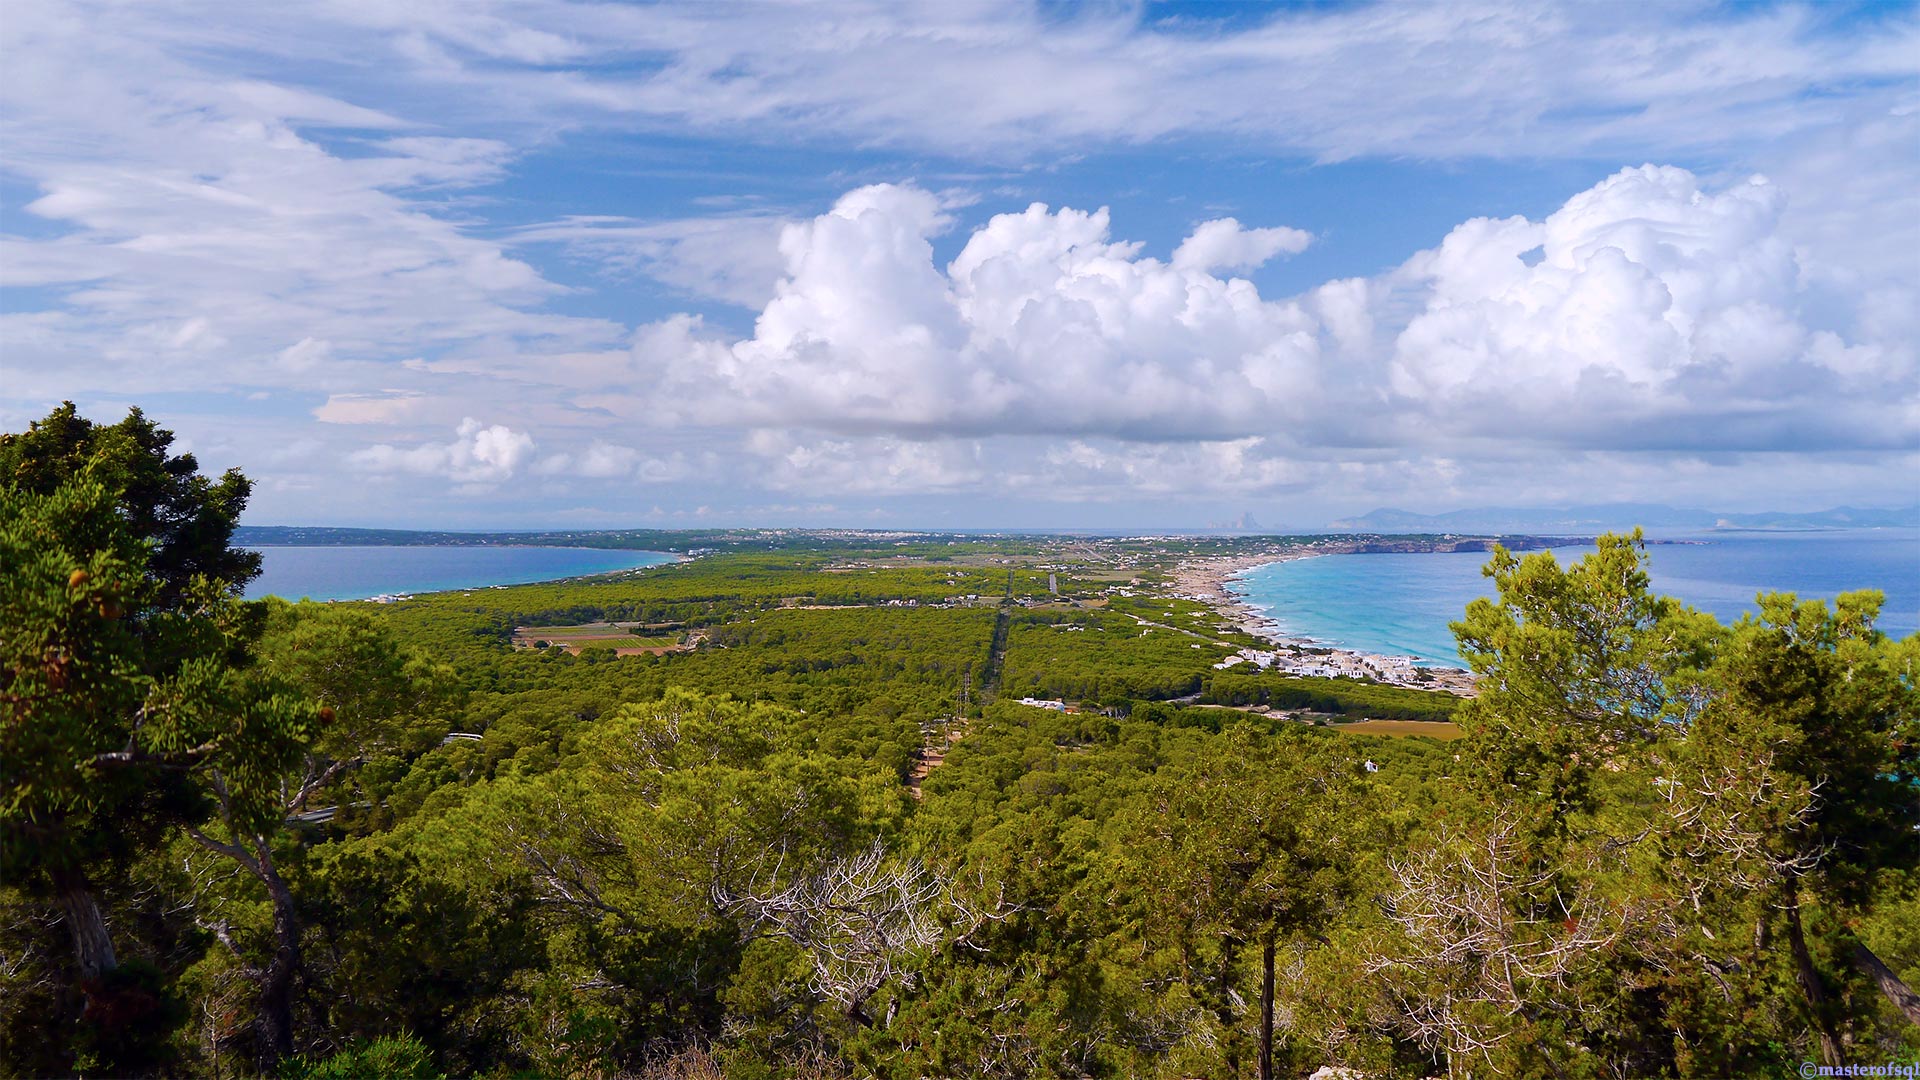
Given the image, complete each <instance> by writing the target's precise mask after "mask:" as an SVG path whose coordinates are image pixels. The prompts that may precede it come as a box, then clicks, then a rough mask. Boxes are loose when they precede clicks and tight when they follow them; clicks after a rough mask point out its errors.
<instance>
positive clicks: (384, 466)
mask: <svg viewBox="0 0 1920 1080" xmlns="http://www.w3.org/2000/svg"><path fill="white" fill-rule="evenodd" d="M454 434H455V438H454V439H453V441H451V442H444V443H423V444H420V445H418V446H410V447H396V446H392V445H389V444H387V443H378V444H376V445H373V446H369V447H367V448H366V449H364V450H357V451H355V452H354V453H353V454H352V455H350V456H349V458H348V460H349V461H350V462H351V463H352V464H353V465H355V466H356V467H359V468H362V469H366V470H368V471H370V472H379V473H411V474H413V475H416V476H434V477H444V478H446V479H448V480H451V481H453V482H455V483H458V484H468V485H484V484H492V483H497V482H499V481H502V480H506V479H509V478H511V477H512V476H513V474H514V473H515V471H517V470H518V469H519V468H520V467H521V466H522V465H524V464H526V462H527V461H528V460H529V459H530V458H531V457H532V455H533V449H534V442H533V437H532V436H530V435H528V434H527V433H526V432H523V431H515V430H513V429H512V428H510V427H507V426H506V425H505V424H490V425H489V424H482V423H481V422H480V421H478V420H475V419H473V418H472V417H468V418H466V419H464V420H462V421H460V426H459V427H458V428H457V429H455V432H454Z"/></svg>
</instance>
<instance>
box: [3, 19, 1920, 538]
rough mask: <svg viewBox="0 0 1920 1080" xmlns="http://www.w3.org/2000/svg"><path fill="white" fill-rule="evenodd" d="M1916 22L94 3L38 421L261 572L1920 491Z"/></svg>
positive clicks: (33, 271)
mask: <svg viewBox="0 0 1920 1080" xmlns="http://www.w3.org/2000/svg"><path fill="white" fill-rule="evenodd" d="M1917 342H1920V12H1916V8H1915V6H1914V5H1912V4H1842V3H1822V4H1813V5H1796V4H1695V3H1684V2H1674V3H1606V4H1580V5H1564V6H1563V5H1554V4H1541V3H1511V4H1501V3H1443V4H1415V3H1386V4H1367V3H1361V4H1345V3H1302V4H1280V5H1256V4H1239V3H1225V4H1220V3H1199V4H1180V3H1127V4H1099V3H1093V4H1060V3H1013V2H1009V3H994V2H987V0H981V2H967V0H960V2H947V3H936V4H929V5H924V6H915V5H908V4H899V3H891V2H874V3H846V4H830V3H808V4H781V5H773V4H766V5H759V4H743V3H726V4H688V5H642V4H603V3H563V2H557V0H524V2H515V3H489V2H485V0H447V2H438V3H436V2H420V3H405V2H394V0H379V2H367V0H336V2H330V3H311V4H309V3H285V4H282V3H272V4H243V3H215V4H200V3H188V2H145V3H46V2H41V0H10V2H9V3H8V4H7V5H6V13H5V15H4V17H0V428H4V429H5V430H19V429H20V428H22V427H23V426H24V425H25V424H26V423H27V422H29V421H30V420H32V419H34V418H36V417H38V416H42V415H44V414H45V413H46V412H48V411H49V410H50V409H51V408H52V407H53V406H54V405H56V404H57V403H58V402H59V401H61V400H62V399H72V400H74V401H76V402H77V403H79V404H80V406H81V407H82V411H83V412H84V413H85V414H86V415H89V416H91V417H93V418H95V419H99V420H111V419H117V418H118V416H120V415H122V414H123V413H124V411H125V409H126V408H127V407H129V406H132V405H138V406H140V407H142V408H143V409H145V410H146V411H147V413H148V414H149V415H151V416H152V417H154V418H155V419H157V420H158V421H159V422H161V423H162V424H163V425H164V426H166V427H169V428H171V429H173V430H174V431H175V432H177V433H178V434H179V436H180V438H181V445H183V446H185V447H187V448H189V449H191V450H192V451H193V452H194V453H195V454H196V455H197V456H198V457H199V459H200V462H201V464H202V466H203V467H204V468H209V469H224V468H227V467H229V466H237V467H239V468H241V469H242V470H244V471H245V472H246V473H247V474H248V475H249V476H251V477H253V478H254V480H255V481H256V490H255V495H254V500H253V505H252V508H251V510H250V512H249V514H248V516H247V521H248V522H249V523H252V524H310V525H311V524H332V525H377V526H400V527H405V526H419V527H426V528H460V527H478V528H515V527H529V528H531V527H553V526H570V527H701V526H710V525H737V524H759V525H840V526H860V527H875V528H893V527H929V528H943V527H944V528H952V527H1056V528H1071V527H1099V528H1177V527H1195V526H1202V525H1205V524H1207V523H1209V522H1215V521H1226V520H1229V519H1232V518H1236V517H1238V516H1239V515H1242V514H1251V515H1252V516H1253V517H1254V518H1255V519H1257V520H1258V521H1259V522H1260V523H1261V524H1263V525H1265V526H1268V527H1285V526H1299V527H1304V526H1310V525H1314V524H1318V523H1322V522H1325V521H1327V520H1329V519H1331V518H1336V517H1341V516H1346V515H1351V514H1357V513H1361V512H1364V511H1367V510H1370V509H1373V508H1375V507H1383V506H1392V507H1400V508H1404V509H1410V510H1417V511H1428V512H1435V511H1445V510H1450V509H1455V508H1459V507H1467V506H1483V505H1501V506H1526V505H1536V506H1545V505H1566V504H1592V503H1603V502H1614V501H1632V502H1665V503H1669V504H1673V505H1684V506H1700V507H1707V508H1711V509H1721V510H1762V509H1798V510H1807V509H1818V508H1824V507H1828V506H1833V505H1838V504H1843V503H1851V504H1854V505H1863V506H1887V505H1897V504H1903V503H1910V502H1913V501H1915V500H1916V499H1920V479H1916V478H1920V358H1917V357H1916V351H1917V344H1916V343H1917Z"/></svg>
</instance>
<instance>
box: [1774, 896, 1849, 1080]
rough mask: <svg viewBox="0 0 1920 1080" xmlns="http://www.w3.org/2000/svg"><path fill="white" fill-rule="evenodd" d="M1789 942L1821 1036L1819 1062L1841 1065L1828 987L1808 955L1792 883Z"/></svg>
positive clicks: (1788, 922) (1838, 1040)
mask: <svg viewBox="0 0 1920 1080" xmlns="http://www.w3.org/2000/svg"><path fill="white" fill-rule="evenodd" d="M1787 940H1788V942H1789V943H1790V944H1791V945H1792V946H1793V966H1794V971H1795V972H1796V973H1797V974H1798V975H1799V978H1800V989H1801V991H1802V992H1803V993H1805V994H1806V996H1807V1008H1808V1011H1810V1012H1811V1013H1812V1014H1813V1029H1814V1031H1815V1033H1817V1034H1818V1035H1819V1036H1820V1062H1821V1064H1823V1065H1839V1064H1841V1059H1840V1039H1839V1038H1838V1036H1836V1035H1835V1034H1834V1030H1833V1022H1832V1021H1831V1020H1830V1019H1828V1017H1827V987H1826V984H1825V983H1823V982H1821V981H1820V972H1819V971H1817V970H1815V969H1814V966H1813V956H1812V955H1811V954H1810V953H1808V952H1807V935H1806V932H1805V931H1804V930H1802V929H1801V927H1800V893H1799V888H1798V887H1797V886H1796V885H1795V884H1794V883H1793V882H1792V881H1791V880H1789V881H1788V882H1787Z"/></svg>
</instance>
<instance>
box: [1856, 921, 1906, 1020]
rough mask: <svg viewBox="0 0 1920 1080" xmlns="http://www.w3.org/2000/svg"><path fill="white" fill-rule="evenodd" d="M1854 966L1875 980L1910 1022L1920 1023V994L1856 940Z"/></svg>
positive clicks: (1881, 990) (1888, 998) (1883, 992)
mask: <svg viewBox="0 0 1920 1080" xmlns="http://www.w3.org/2000/svg"><path fill="white" fill-rule="evenodd" d="M1853 966H1854V967H1857V968H1859V969H1860V970H1861V971H1862V972H1864V973H1865V974H1866V976H1867V977H1868V978H1870V979H1872V980H1873V982H1874V985H1876V986H1878V987H1879V988H1880V992H1881V993H1882V994H1885V995H1886V996H1887V1000H1888V1001H1891V1002H1893V1005H1894V1008H1896V1009H1899V1010H1900V1011H1901V1012H1903V1013H1905V1014H1906V1015H1907V1022H1908V1023H1910V1024H1917V1025H1920V994H1916V993H1914V992H1913V990H1912V988H1911V987H1909V986H1907V984H1906V983H1904V982H1901V981H1900V976H1898V975H1895V974H1894V973H1893V969H1892V968H1890V967H1888V966H1887V965H1886V963H1885V962H1884V961H1882V960H1881V959H1880V958H1879V957H1878V956H1875V955H1874V954H1873V950H1872V949H1869V948H1867V947H1866V946H1865V945H1863V944H1861V943H1859V942H1855V943H1854V945H1853Z"/></svg>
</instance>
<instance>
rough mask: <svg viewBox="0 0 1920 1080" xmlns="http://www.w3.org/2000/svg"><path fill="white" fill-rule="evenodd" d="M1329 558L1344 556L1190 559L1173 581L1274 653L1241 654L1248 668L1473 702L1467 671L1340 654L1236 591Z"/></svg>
mask: <svg viewBox="0 0 1920 1080" xmlns="http://www.w3.org/2000/svg"><path fill="white" fill-rule="evenodd" d="M1330 554H1340V553H1339V552H1317V551H1310V552H1297V553H1286V554H1278V553H1275V554H1266V555H1230V556H1211V557H1201V558H1195V559H1188V560H1185V561H1183V562H1181V563H1180V564H1179V565H1178V566H1176V567H1175V568H1174V571H1173V580H1174V585H1175V588H1176V589H1177V591H1178V592H1179V594H1180V595H1181V596H1183V597H1185V598H1187V599H1191V600H1197V601H1199V602H1201V603H1204V604H1206V605H1207V606H1208V607H1210V608H1212V609H1213V610H1214V612H1215V613H1216V614H1218V615H1219V616H1220V618H1221V620H1222V621H1223V622H1224V623H1225V624H1226V625H1228V626H1230V627H1232V628H1233V629H1235V630H1238V631H1240V632H1242V633H1244V634H1247V635H1248V636H1250V637H1252V638H1254V639H1256V640H1258V641H1262V642H1265V643H1266V644H1267V645H1268V646H1270V647H1271V651H1270V652H1269V651H1268V650H1264V649H1263V650H1244V649H1243V650H1241V655H1242V656H1243V657H1244V658H1245V659H1246V661H1247V663H1249V664H1253V665H1257V666H1258V667H1260V668H1263V669H1269V670H1274V671H1280V672H1283V673H1287V674H1301V675H1314V676H1320V677H1329V676H1331V677H1349V678H1364V679H1372V680H1375V681H1377V682H1381V683H1385V684H1387V685H1389V686H1405V687H1411V688H1414V689H1420V690H1441V691H1445V692H1448V693H1452V694H1456V695H1459V696H1462V697H1471V696H1473V693H1474V678H1473V675H1472V673H1471V672H1468V671H1466V670H1465V669H1463V668H1459V667H1419V666H1415V665H1413V664H1411V663H1409V662H1407V660H1406V658H1404V657H1389V656H1384V655H1381V654H1378V653H1370V652H1362V651H1360V650H1357V649H1346V648H1341V647H1339V646H1335V645H1329V644H1326V643H1324V642H1319V641H1315V640H1313V639H1312V638H1309V637H1305V636H1303V635H1300V634H1295V633H1290V632H1289V631H1287V630H1286V629H1285V628H1284V627H1282V626H1281V625H1280V624H1279V623H1277V622H1275V621H1274V620H1273V619H1271V618H1269V617H1268V616H1267V615H1265V614H1264V613H1262V612H1261V611H1260V610H1259V609H1257V608H1255V607H1254V606H1253V605H1252V604H1249V603H1248V602H1247V600H1246V597H1245V595H1244V594H1243V593H1241V592H1239V591H1236V590H1235V589H1234V588H1233V585H1234V583H1235V582H1237V581H1238V580H1239V579H1240V578H1241V577H1242V576H1243V575H1245V574H1246V573H1248V572H1249V571H1252V570H1257V569H1259V568H1260V567H1263V566H1273V565H1276V564H1279V563H1283V562H1293V561H1295V560H1297V559H1311V558H1316V557H1319V556H1321V555H1330ZM1235 666H1238V665H1235Z"/></svg>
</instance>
